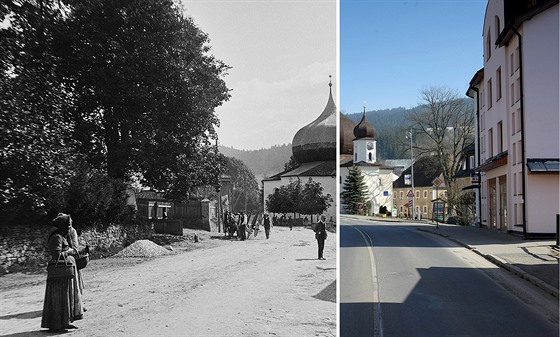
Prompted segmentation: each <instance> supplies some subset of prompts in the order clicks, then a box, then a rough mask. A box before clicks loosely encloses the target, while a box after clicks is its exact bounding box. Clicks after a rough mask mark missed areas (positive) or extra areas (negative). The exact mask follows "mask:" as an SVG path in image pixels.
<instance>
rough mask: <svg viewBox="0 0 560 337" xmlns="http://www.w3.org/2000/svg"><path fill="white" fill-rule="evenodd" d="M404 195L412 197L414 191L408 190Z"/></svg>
mask: <svg viewBox="0 0 560 337" xmlns="http://www.w3.org/2000/svg"><path fill="white" fill-rule="evenodd" d="M406 196H407V197H409V198H414V193H413V192H412V190H409V191H408V193H407V194H406Z"/></svg>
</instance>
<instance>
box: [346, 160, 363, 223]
mask: <svg viewBox="0 0 560 337" xmlns="http://www.w3.org/2000/svg"><path fill="white" fill-rule="evenodd" d="M343 188H344V191H342V193H340V202H341V203H342V204H343V205H344V206H345V208H346V211H347V212H349V213H350V214H359V213H361V211H360V205H361V207H364V204H365V202H366V190H367V187H366V183H365V181H364V176H363V174H362V171H361V170H360V168H359V167H357V166H352V167H351V168H350V169H349V170H348V176H346V179H345V181H344V185H343ZM362 210H363V208H362Z"/></svg>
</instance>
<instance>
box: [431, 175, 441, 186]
mask: <svg viewBox="0 0 560 337" xmlns="http://www.w3.org/2000/svg"><path fill="white" fill-rule="evenodd" d="M441 184H443V181H442V180H441V179H439V178H437V177H436V179H434V180H432V185H434V187H440V186H441Z"/></svg>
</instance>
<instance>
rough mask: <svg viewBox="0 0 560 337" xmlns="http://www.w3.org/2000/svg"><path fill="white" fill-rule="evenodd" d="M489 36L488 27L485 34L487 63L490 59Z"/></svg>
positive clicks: (490, 44) (490, 43)
mask: <svg viewBox="0 0 560 337" xmlns="http://www.w3.org/2000/svg"><path fill="white" fill-rule="evenodd" d="M490 36H491V35H490V27H488V34H486V61H488V60H489V59H490V56H492V49H491V47H492V42H491V40H492V39H491V38H490Z"/></svg>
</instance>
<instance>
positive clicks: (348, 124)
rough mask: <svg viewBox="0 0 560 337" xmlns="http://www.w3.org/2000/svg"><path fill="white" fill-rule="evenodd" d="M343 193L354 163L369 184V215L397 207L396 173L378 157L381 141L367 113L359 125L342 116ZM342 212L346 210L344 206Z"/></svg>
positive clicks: (341, 166)
mask: <svg viewBox="0 0 560 337" xmlns="http://www.w3.org/2000/svg"><path fill="white" fill-rule="evenodd" d="M339 141H340V151H341V155H340V177H339V185H340V192H341V193H342V192H343V191H344V182H345V181H346V177H347V176H348V170H349V169H350V168H351V167H352V166H356V167H358V168H360V171H361V172H362V175H363V176H364V182H365V184H366V186H367V191H366V203H367V210H368V215H373V214H377V213H378V212H379V207H380V206H386V207H387V210H389V211H391V210H392V208H393V180H394V179H395V175H394V174H393V170H394V167H390V166H386V165H385V164H384V163H383V162H382V161H380V160H378V159H377V141H376V140H375V129H374V128H373V126H372V125H371V124H370V123H369V121H368V120H367V117H366V113H365V107H364V114H363V116H362V120H361V121H360V123H358V124H357V125H356V124H355V123H354V122H353V121H352V120H350V119H349V118H348V117H346V116H344V115H343V114H341V115H340V139H339ZM340 211H341V213H346V210H345V209H344V205H341V209H340Z"/></svg>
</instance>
